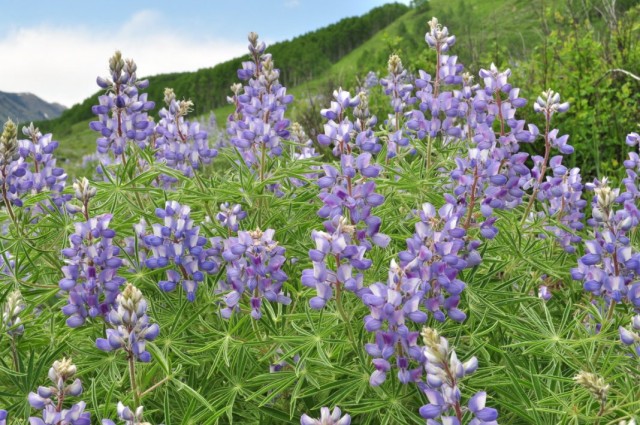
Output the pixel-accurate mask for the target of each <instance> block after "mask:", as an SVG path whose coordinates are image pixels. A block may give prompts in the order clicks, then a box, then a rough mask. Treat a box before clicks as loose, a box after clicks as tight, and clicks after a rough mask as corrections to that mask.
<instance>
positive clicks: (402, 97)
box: [380, 54, 416, 158]
mask: <svg viewBox="0 0 640 425" xmlns="http://www.w3.org/2000/svg"><path fill="white" fill-rule="evenodd" d="M387 70H388V72H389V75H388V76H387V77H386V78H381V79H380V85H381V86H382V87H384V93H385V94H386V95H387V96H389V98H390V99H391V100H390V102H391V107H392V108H393V114H389V118H388V120H387V124H388V125H389V127H390V133H389V135H388V143H387V158H393V157H395V156H396V155H397V154H398V147H399V146H402V147H404V146H408V145H409V139H408V138H407V135H406V132H405V130H403V122H401V121H402V117H403V113H404V110H405V109H406V108H407V106H408V105H411V104H413V103H415V101H416V98H415V97H412V96H411V95H412V92H413V85H412V84H409V83H408V82H407V70H406V69H404V67H403V66H402V61H401V60H400V57H399V56H398V55H395V54H393V55H391V56H390V57H389V62H388V65H387Z"/></svg>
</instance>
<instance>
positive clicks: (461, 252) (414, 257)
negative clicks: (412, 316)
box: [399, 203, 480, 322]
mask: <svg viewBox="0 0 640 425" xmlns="http://www.w3.org/2000/svg"><path fill="white" fill-rule="evenodd" d="M419 215H420V221H419V222H418V223H416V226H415V228H416V232H415V233H414V235H413V236H412V237H411V238H409V239H407V250H406V251H403V252H401V253H400V254H399V258H400V267H401V268H402V270H403V273H404V274H405V275H406V276H407V278H417V279H419V280H420V282H421V283H420V285H421V289H420V290H421V291H422V293H423V299H422V300H421V303H422V305H423V306H424V307H425V308H426V309H427V311H429V312H430V313H431V314H433V317H434V318H435V319H436V320H438V321H444V320H445V314H444V313H443V312H442V309H444V310H445V311H446V313H447V315H448V316H449V317H450V318H451V319H453V320H455V321H458V322H462V321H464V320H465V318H466V315H465V314H464V312H462V311H461V310H459V309H458V304H459V302H460V294H461V293H462V291H463V290H464V288H465V286H466V285H465V283H464V282H463V281H461V280H460V279H459V278H458V274H459V273H460V272H461V271H462V270H464V269H465V268H467V267H471V266H474V265H476V264H478V263H479V262H480V255H479V254H478V252H477V251H476V248H477V246H478V244H476V243H474V242H473V241H471V242H467V241H466V239H465V237H466V231H465V230H464V229H463V228H462V227H460V217H458V215H457V214H456V211H455V209H454V208H453V207H452V205H451V204H445V205H444V206H442V207H441V208H440V209H439V210H438V211H437V212H436V209H435V207H434V206H433V205H431V204H429V203H425V204H423V206H422V210H421V211H420V212H419Z"/></svg>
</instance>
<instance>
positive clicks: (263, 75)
mask: <svg viewBox="0 0 640 425" xmlns="http://www.w3.org/2000/svg"><path fill="white" fill-rule="evenodd" d="M248 39H249V52H250V55H251V61H248V62H243V63H242V69H239V70H238V78H239V79H240V80H242V81H245V82H246V85H245V86H244V87H243V86H242V85H241V84H234V85H233V86H232V87H231V89H232V92H233V96H232V97H229V98H227V99H228V101H229V103H233V104H234V105H235V112H234V113H233V114H231V115H229V118H228V120H227V134H228V135H229V136H230V138H231V143H232V144H233V145H234V146H235V147H236V148H238V149H239V150H240V152H241V153H242V157H243V159H244V161H245V163H246V164H247V165H248V166H250V167H253V166H259V169H260V172H261V177H264V174H263V173H264V171H265V167H266V164H264V163H263V161H262V156H263V155H262V152H263V151H264V152H265V154H266V153H268V154H269V156H280V155H281V153H282V145H281V141H282V140H288V139H289V130H288V127H289V120H287V119H285V118H284V113H285V111H286V109H287V105H288V104H290V103H291V102H292V101H293V96H292V95H290V94H287V89H286V88H285V87H284V86H282V85H281V84H280V83H279V81H278V79H279V77H280V71H279V70H278V69H276V68H274V63H273V60H272V58H271V55H270V54H268V53H264V51H265V49H266V45H265V44H264V42H258V35H257V34H256V33H254V32H251V33H249V37H248Z"/></svg>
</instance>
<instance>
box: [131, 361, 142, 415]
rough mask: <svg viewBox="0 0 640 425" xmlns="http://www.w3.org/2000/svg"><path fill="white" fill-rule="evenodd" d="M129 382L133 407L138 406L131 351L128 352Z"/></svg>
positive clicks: (138, 400)
mask: <svg viewBox="0 0 640 425" xmlns="http://www.w3.org/2000/svg"><path fill="white" fill-rule="evenodd" d="M129 382H130V383H131V392H132V393H133V404H134V406H135V407H134V409H137V408H138V407H139V406H140V394H139V393H138V384H137V383H136V359H135V356H134V355H133V353H132V352H129Z"/></svg>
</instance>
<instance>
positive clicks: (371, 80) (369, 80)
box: [359, 71, 380, 94]
mask: <svg viewBox="0 0 640 425" xmlns="http://www.w3.org/2000/svg"><path fill="white" fill-rule="evenodd" d="M379 84H380V79H379V78H378V74H377V73H376V72H374V71H369V72H367V75H365V76H364V80H363V82H362V86H360V87H359V91H360V92H365V93H367V94H368V93H369V91H370V90H371V89H372V88H374V87H376V86H378V85H379Z"/></svg>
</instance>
